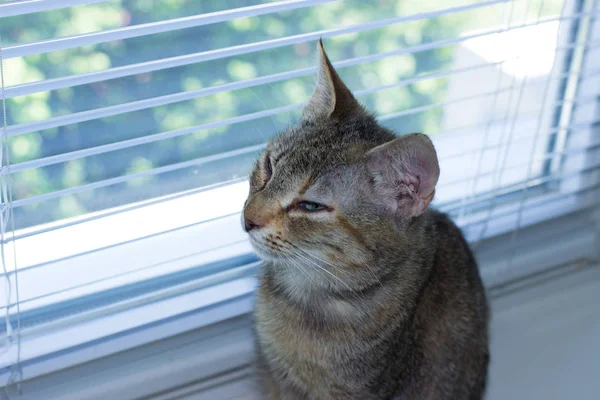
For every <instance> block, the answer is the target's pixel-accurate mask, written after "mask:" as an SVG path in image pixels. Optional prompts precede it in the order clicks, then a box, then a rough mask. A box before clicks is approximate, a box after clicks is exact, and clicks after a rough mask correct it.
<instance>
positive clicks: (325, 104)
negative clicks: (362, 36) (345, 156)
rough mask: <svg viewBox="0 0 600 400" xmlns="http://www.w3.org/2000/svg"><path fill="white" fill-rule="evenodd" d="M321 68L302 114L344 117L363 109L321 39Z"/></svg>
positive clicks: (310, 117)
mask: <svg viewBox="0 0 600 400" xmlns="http://www.w3.org/2000/svg"><path fill="white" fill-rule="evenodd" d="M318 47H319V70H318V77H317V87H316V89H315V92H314V93H313V95H312V97H311V99H310V101H309V102H308V104H307V105H306V107H304V111H303V113H302V116H303V117H304V118H307V119H314V118H317V117H322V116H325V117H337V118H343V117H345V116H347V115H349V114H351V113H353V112H357V111H359V110H360V111H362V107H361V105H360V104H359V103H358V102H357V101H356V99H355V98H354V96H353V95H352V92H351V91H350V89H348V87H347V86H346V85H345V84H344V82H343V81H342V79H341V78H340V76H339V75H338V74H337V72H336V70H335V69H334V68H333V65H332V64H331V62H330V61H329V58H328V57H327V54H326V53H325V49H324V48H323V41H322V40H319V45H318Z"/></svg>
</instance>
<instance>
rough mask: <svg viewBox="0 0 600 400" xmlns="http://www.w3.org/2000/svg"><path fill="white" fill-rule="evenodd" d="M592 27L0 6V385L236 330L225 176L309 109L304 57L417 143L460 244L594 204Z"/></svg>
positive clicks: (236, 284) (585, 13)
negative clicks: (213, 330) (429, 159)
mask: <svg viewBox="0 0 600 400" xmlns="http://www.w3.org/2000/svg"><path fill="white" fill-rule="evenodd" d="M597 13H598V10H597V9H596V8H595V2H593V1H587V0H577V1H575V0H566V1H559V0H528V1H526V2H525V1H521V2H518V1H508V0H485V1H484V0H477V1H475V0H452V1H445V2H443V4H442V2H434V1H425V2H409V1H398V0H378V1H377V2H364V1H362V0H346V1H333V0H303V1H300V0H284V1H258V0H252V1H245V2H239V1H233V0H222V1H216V0H215V1H191V0H121V1H116V0H115V1H98V0H88V1H85V0H72V1H62V2H56V1H51V0H25V1H14V2H13V1H9V2H3V3H0V35H1V39H0V46H1V49H2V71H3V75H4V80H3V85H2V86H3V91H2V101H3V109H4V110H5V120H4V121H3V124H4V130H3V153H2V154H3V155H4V156H3V159H2V161H3V163H2V175H1V176H2V180H3V181H2V183H3V192H2V206H3V208H2V210H3V211H2V233H3V239H2V246H3V255H4V257H3V267H4V269H5V270H4V274H3V275H2V276H3V280H4V281H5V283H6V285H4V286H3V288H2V290H3V292H2V293H1V294H0V301H1V303H0V304H1V306H2V312H3V314H4V315H5V318H4V321H3V322H0V330H1V332H2V334H1V336H2V342H3V344H4V348H5V351H4V352H3V353H2V354H1V355H0V368H2V370H0V378H1V379H3V381H2V382H4V383H6V382H13V381H19V380H26V379H29V378H32V377H35V376H39V375H42V374H45V373H48V372H52V371H54V370H57V369H60V368H65V367H67V366H71V365H75V364H78V363H81V362H84V361H87V360H90V359H94V358H98V357H101V356H103V355H106V354H111V353H115V352H118V351H121V350H124V349H127V348H130V347H134V346H137V345H139V344H141V343H144V342H148V341H152V340H157V339H160V338H163V337H167V336H170V335H174V334H176V333H180V332H184V331H186V330H189V329H192V328H197V327H200V326H204V325H208V324H210V323H212V322H215V321H218V320H222V319H224V318H229V317H232V316H234V315H240V314H243V313H246V312H248V310H249V309H250V307H251V304H252V300H251V298H252V292H253V290H254V278H253V276H254V274H255V271H256V267H257V265H258V263H259V262H258V259H257V258H256V257H255V256H254V255H253V253H252V250H251V248H250V246H249V244H248V243H247V241H246V238H245V235H244V234H243V232H242V231H241V228H240V226H239V225H240V224H239V211H240V209H241V206H242V203H243V201H244V199H245V196H246V193H247V183H246V180H245V176H246V174H247V172H248V170H249V166H250V163H251V162H252V160H253V159H254V157H255V156H256V155H257V154H258V152H259V151H260V150H261V149H262V148H263V146H264V145H265V143H266V141H268V139H269V138H270V137H272V136H273V135H275V134H276V133H277V132H278V131H280V130H282V129H285V128H286V127H287V126H288V125H289V124H290V123H292V122H293V121H294V120H295V119H297V118H298V115H299V111H300V109H301V107H302V104H303V103H304V102H305V101H307V100H308V98H309V97H310V94H311V91H312V89H313V82H314V74H315V60H316V40H317V39H318V38H320V37H322V38H324V41H325V46H326V48H327V51H328V53H329V55H330V57H331V59H332V61H334V64H335V65H336V67H337V68H338V71H339V73H340V75H341V76H342V78H343V79H344V80H345V81H346V82H347V84H348V85H349V86H350V87H351V88H352V89H353V90H354V91H355V93H356V95H357V97H358V99H359V100H360V101H361V102H363V103H364V104H365V105H366V106H367V107H368V108H369V109H371V110H373V111H376V112H377V113H378V115H379V119H380V120H381V121H382V123H383V124H385V125H387V126H390V127H391V128H393V129H395V130H396V131H397V132H399V133H408V132H414V131H421V132H425V133H427V134H430V135H431V136H432V138H433V140H434V142H435V144H436V147H437V149H438V153H439V156H440V162H441V169H442V176H441V179H440V183H439V186H438V187H439V189H438V195H437V198H436V200H435V202H436V204H435V205H436V206H437V207H439V208H441V209H442V210H445V211H447V212H449V213H450V214H451V215H453V216H454V217H455V218H456V219H457V221H458V222H459V224H460V225H461V227H462V228H463V229H464V230H465V233H466V234H467V237H468V238H469V239H470V240H471V241H473V242H477V241H479V240H482V239H485V238H489V237H492V236H495V235H498V234H501V233H506V232H510V231H514V232H516V231H517V230H518V229H519V228H520V227H522V226H525V225H528V224H532V223H536V222H539V221H543V220H548V219H551V218H553V217H556V216H558V215H564V214H566V213H569V212H572V211H574V210H578V209H582V208H585V207H590V206H592V205H595V204H597V199H598V193H599V188H598V168H599V165H598V161H597V160H598V159H600V158H599V157H598V143H597V142H598V140H597V139H595V138H594V136H593V133H594V129H597V125H598V115H597V112H596V108H597V95H598V93H599V89H600V74H598V70H597V67H596V68H594V66H597V65H600V63H599V62H598V57H599V53H598V40H599V38H600V31H599V30H598V28H597V27H595V25H594V21H595V17H596V15H597ZM13 250H14V252H13ZM13 255H16V256H13ZM484 274H485V271H484ZM192 314H193V315H194V318H189V319H187V320H185V321H186V322H185V323H183V322H182V323H181V324H178V325H177V327H169V328H168V329H167V328H164V329H163V328H161V326H163V325H161V323H163V322H164V321H169V320H170V319H173V318H185V317H186V316H188V315H192ZM182 321H183V320H182ZM92 345H93V346H92Z"/></svg>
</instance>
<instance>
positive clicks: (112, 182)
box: [13, 102, 600, 208]
mask: <svg viewBox="0 0 600 400" xmlns="http://www.w3.org/2000/svg"><path fill="white" fill-rule="evenodd" d="M450 103H451V104H455V103H456V102H448V103H446V104H450ZM298 107H301V105H299V106H298ZM598 122H600V120H593V121H590V122H588V123H582V124H580V125H581V126H582V127H590V126H593V125H594V124H597V123H598ZM555 129H556V130H558V129H563V128H562V127H561V128H555ZM570 129H572V127H571V128H570ZM265 146H266V143H262V144H258V145H255V146H249V147H244V148H241V149H236V150H232V151H228V152H223V153H218V154H214V155H211V156H206V157H200V158H196V159H193V160H188V161H183V162H180V163H175V164H169V165H166V166H163V167H158V168H152V169H149V170H145V171H141V172H136V173H133V174H127V175H121V176H118V177H115V178H110V179H105V180H101V181H97V182H92V183H88V184H85V185H80V186H74V187H70V188H67V189H62V190H57V191H54V192H49V193H44V194H41V195H38V196H32V197H28V198H25V199H18V200H15V201H13V207H14V208H18V207H23V206H25V205H28V204H33V203H38V202H41V201H45V200H49V199H55V198H59V197H63V196H67V195H71V194H77V193H81V192H85V191H89V190H93V189H98V188H101V187H106V186H111V185H116V184H119V183H124V182H128V181H131V180H134V179H139V178H143V177H148V176H153V175H157V174H162V173H165V172H172V171H176V170H180V169H183V168H188V167H191V166H197V165H201V164H206V163H209V162H214V161H220V160H224V159H227V158H231V157H235V156H240V155H244V154H250V153H253V152H258V151H259V150H262V149H263V148H264V147H265ZM595 148H596V146H591V147H584V148H581V149H576V150H569V152H567V153H564V154H575V153H577V152H581V151H587V150H593V149H595ZM478 151H479V149H477V150H474V151H473V152H478Z"/></svg>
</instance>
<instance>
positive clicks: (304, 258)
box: [294, 249, 334, 286]
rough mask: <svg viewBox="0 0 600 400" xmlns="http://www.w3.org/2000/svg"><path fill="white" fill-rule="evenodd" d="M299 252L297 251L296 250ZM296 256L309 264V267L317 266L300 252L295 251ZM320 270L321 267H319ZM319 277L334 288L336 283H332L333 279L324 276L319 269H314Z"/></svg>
mask: <svg viewBox="0 0 600 400" xmlns="http://www.w3.org/2000/svg"><path fill="white" fill-rule="evenodd" d="M296 250H297V249H296ZM294 256H296V257H298V258H301V259H302V260H303V261H305V262H307V263H308V266H317V265H316V264H315V262H314V261H312V260H310V259H309V258H307V257H306V256H304V255H302V254H301V253H299V252H298V251H294ZM319 268H320V267H319ZM321 269H322V268H321ZM313 270H314V271H315V272H316V273H317V274H318V275H319V276H321V277H322V278H323V279H325V280H326V281H327V282H328V283H329V284H330V285H332V286H334V282H332V281H331V279H329V277H328V276H327V275H323V274H322V273H321V272H320V271H319V270H318V269H313Z"/></svg>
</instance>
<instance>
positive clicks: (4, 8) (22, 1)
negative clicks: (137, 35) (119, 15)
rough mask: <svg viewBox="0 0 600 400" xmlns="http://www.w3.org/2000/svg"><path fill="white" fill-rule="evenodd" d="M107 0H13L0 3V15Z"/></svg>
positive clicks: (29, 12)
mask: <svg viewBox="0 0 600 400" xmlns="http://www.w3.org/2000/svg"><path fill="white" fill-rule="evenodd" d="M107 1H109V0H60V1H56V0H15V1H9V2H7V3H2V4H0V17H14V16H17V15H25V14H33V13H37V12H42V11H51V10H57V9H60V8H67V7H74V6H80V5H87V4H94V3H104V2H107Z"/></svg>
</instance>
